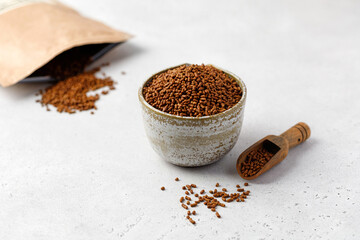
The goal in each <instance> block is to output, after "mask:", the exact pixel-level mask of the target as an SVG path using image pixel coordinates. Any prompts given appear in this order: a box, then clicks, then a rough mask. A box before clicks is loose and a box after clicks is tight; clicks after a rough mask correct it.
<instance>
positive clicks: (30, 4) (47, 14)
mask: <svg viewBox="0 0 360 240" xmlns="http://www.w3.org/2000/svg"><path fill="white" fill-rule="evenodd" d="M0 29H1V32H2V33H1V34H0V69H1V71H0V85H1V86H3V87H7V86H10V85H13V84H15V83H17V82H19V81H21V80H22V79H24V78H27V77H29V76H30V75H32V76H34V74H35V76H36V77H41V76H42V77H44V76H48V75H45V74H46V73H48V72H46V71H45V72H43V71H36V70H38V69H39V68H41V67H43V66H44V65H45V64H47V63H48V62H50V61H51V60H52V59H54V58H55V57H56V56H58V55H59V54H61V53H63V52H65V51H67V50H69V49H73V48H75V47H80V46H84V45H91V46H92V49H93V50H94V51H93V52H91V53H92V55H91V57H93V58H92V59H91V57H90V61H93V60H95V59H96V57H94V56H97V57H98V56H99V54H100V55H101V54H103V53H104V52H106V51H108V50H110V49H111V47H112V46H113V45H114V44H118V43H120V42H124V41H126V40H128V39H129V38H130V37H131V36H130V35H129V34H127V33H124V32H120V31H118V30H115V29H112V28H110V27H108V26H106V25H104V24H102V23H100V22H98V21H95V20H92V19H89V18H86V17H83V16H81V15H80V14H79V13H78V12H76V11H75V10H73V9H71V8H69V7H67V6H65V5H63V4H61V3H59V2H57V1H54V0H16V1H14V0H1V1H0ZM96 46H97V47H96ZM87 58H89V56H87ZM68 60H69V61H71V59H68ZM77 62H79V61H77ZM70 65H71V64H70ZM85 65H86V64H85ZM55 67H56V66H55ZM80 67H82V68H83V66H80ZM53 69H54V68H53ZM35 72H36V73H35ZM58 72H59V71H58ZM60 72H61V71H60ZM64 72H65V71H64V70H62V72H61V73H64ZM80 72H81V71H80ZM77 73H78V72H77ZM74 74H75V73H74V72H72V73H71V74H70V75H67V76H65V77H68V76H71V75H74ZM62 77H64V76H62ZM52 78H59V76H57V74H56V73H55V75H54V74H53V75H52ZM37 79H40V78H37Z"/></svg>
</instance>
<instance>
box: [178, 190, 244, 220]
mask: <svg viewBox="0 0 360 240" xmlns="http://www.w3.org/2000/svg"><path fill="white" fill-rule="evenodd" d="M217 185H218V186H220V184H217ZM244 185H245V186H248V183H246V184H244ZM184 187H185V186H184ZM193 187H196V185H195V184H191V185H186V187H185V189H188V190H192V188H193ZM236 187H240V185H237V186H236ZM239 190H241V191H242V193H241V194H240V193H239ZM237 191H238V192H234V193H230V192H228V190H227V189H226V188H222V190H217V189H214V190H209V193H210V194H211V195H202V196H201V195H199V194H197V193H195V195H194V197H193V198H194V199H193V200H192V199H191V198H190V197H189V196H185V197H181V198H180V203H181V206H182V207H183V208H185V209H186V210H188V214H187V216H186V218H187V219H189V220H190V219H191V218H190V217H189V216H190V215H191V214H192V215H195V214H196V211H195V210H194V211H192V212H191V210H190V209H191V208H194V207H197V206H198V204H200V203H203V204H201V205H204V206H205V207H206V208H208V209H209V210H211V211H212V212H214V213H215V215H216V217H218V218H221V216H220V214H219V212H218V211H217V208H218V207H225V203H226V204H230V203H231V202H235V203H238V204H239V203H242V202H245V200H244V199H245V198H247V196H249V194H250V191H249V190H247V191H245V190H244V189H243V188H242V189H239V188H238V189H237ZM186 192H188V191H186ZM186 192H185V193H186ZM204 192H205V190H204V189H202V190H201V191H200V193H202V194H203V193H204ZM196 198H197V200H196ZM184 199H186V200H188V201H187V202H186V204H187V205H186V204H183V203H182V202H183V200H184ZM221 200H222V201H223V203H222V202H221ZM190 201H193V203H191V202H190ZM189 213H190V214H189ZM191 220H192V219H191Z"/></svg>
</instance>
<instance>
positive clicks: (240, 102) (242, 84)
mask: <svg viewBox="0 0 360 240" xmlns="http://www.w3.org/2000/svg"><path fill="white" fill-rule="evenodd" d="M183 65H191V64H190V63H183V64H179V65H176V66H173V67H169V68H166V69H164V70H161V71H159V72H157V73H155V74H152V75H151V76H150V77H149V78H147V79H146V80H145V81H144V82H143V84H142V85H141V86H140V88H139V90H138V97H139V101H140V102H141V103H142V104H143V105H144V106H145V107H147V108H149V109H150V110H151V111H154V112H156V113H157V114H160V115H163V116H166V117H170V118H175V119H182V120H206V119H212V118H217V117H219V116H221V115H224V114H227V113H228V112H229V111H231V110H233V109H234V108H236V107H238V106H239V105H240V106H242V105H244V104H245V100H246V95H247V89H246V85H245V83H244V81H243V80H242V79H241V78H240V77H238V76H237V75H235V74H234V73H232V72H230V71H228V70H225V69H222V68H220V67H217V66H215V65H213V64H206V65H208V66H212V67H214V68H216V69H218V70H220V71H223V72H225V73H226V74H228V75H230V76H231V77H232V78H234V79H235V81H237V83H238V84H239V86H240V87H241V89H242V91H243V94H242V96H241V99H240V101H239V102H237V103H236V104H235V105H234V106H232V107H231V108H229V109H227V110H226V111H224V112H221V113H217V114H214V115H210V116H202V117H189V116H178V115H174V114H170V113H167V112H163V111H161V110H159V109H157V108H155V107H153V106H151V105H150V104H149V103H148V102H147V101H146V100H145V98H144V96H143V89H144V86H145V85H146V84H147V83H148V82H149V81H150V80H151V79H152V78H153V77H154V76H155V75H157V74H159V73H162V72H165V71H167V70H170V69H174V68H177V67H180V66H183Z"/></svg>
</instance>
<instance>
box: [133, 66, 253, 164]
mask: <svg viewBox="0 0 360 240" xmlns="http://www.w3.org/2000/svg"><path fill="white" fill-rule="evenodd" d="M182 65H184V64H182ZM179 66H180V65H179ZM176 67H178V66H175V67H171V68H168V69H165V70H163V71H160V72H158V73H156V74H154V75H152V76H151V77H150V78H148V79H147V80H146V81H145V82H144V84H143V85H142V86H141V87H140V89H139V93H138V96H139V100H140V103H141V106H142V115H143V120H144V125H145V131H146V135H147V137H148V138H149V141H150V144H151V146H152V148H153V149H154V150H155V152H157V153H158V154H159V155H160V157H161V158H162V159H164V160H166V161H168V162H170V163H173V164H175V165H178V166H184V167H196V166H203V165H207V164H210V163H213V162H216V161H218V160H219V159H221V158H222V157H223V156H224V155H225V154H226V153H227V152H229V151H230V150H231V149H232V148H233V147H234V145H235V143H236V142H237V140H238V138H239V135H240V130H241V126H242V122H243V119H244V108H245V101H246V95H247V91H246V86H245V84H244V82H243V81H242V80H241V79H240V78H239V77H237V76H235V75H234V74H232V73H230V72H228V71H225V70H223V69H221V68H218V67H216V68H217V69H219V70H221V71H223V72H225V73H226V74H228V75H229V76H231V77H232V78H234V79H235V80H236V81H237V82H238V83H239V85H240V87H241V88H242V91H243V96H242V98H241V99H240V101H239V102H238V103H237V104H236V105H234V106H233V107H232V108H230V109H228V110H226V111H224V112H222V113H218V114H215V115H211V116H205V117H182V116H176V115H172V114H169V113H165V112H162V111H160V110H158V109H156V108H154V107H152V106H151V105H150V104H148V103H147V102H146V101H145V99H144V97H143V87H144V86H146V84H147V83H148V82H149V81H150V80H151V79H152V78H153V77H154V76H155V75H157V74H159V73H162V72H165V71H167V70H169V69H172V68H176ZM214 67H215V66H214Z"/></svg>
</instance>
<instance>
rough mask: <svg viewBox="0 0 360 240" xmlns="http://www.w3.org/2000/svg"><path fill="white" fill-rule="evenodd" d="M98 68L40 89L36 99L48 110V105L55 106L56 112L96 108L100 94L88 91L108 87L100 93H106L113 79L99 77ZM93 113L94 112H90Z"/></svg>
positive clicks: (111, 86)
mask: <svg viewBox="0 0 360 240" xmlns="http://www.w3.org/2000/svg"><path fill="white" fill-rule="evenodd" d="M99 70H100V68H95V69H93V70H91V71H87V72H82V73H79V74H77V75H75V76H70V77H67V78H65V79H64V80H62V81H59V82H57V83H55V84H54V85H52V86H50V87H48V88H46V89H45V91H42V90H40V92H39V94H40V95H41V99H39V100H36V101H37V102H40V103H41V105H42V106H46V109H47V110H48V111H50V108H49V107H48V105H53V106H54V107H56V109H57V111H58V112H60V113H61V112H67V113H71V114H72V113H76V111H84V110H91V109H95V110H96V109H97V108H96V106H95V102H96V101H97V100H99V99H100V94H98V93H96V94H92V95H91V93H90V92H92V91H95V90H98V89H100V88H104V87H108V90H103V91H102V92H101V94H103V95H106V94H108V91H109V90H114V89H115V87H114V83H115V82H114V81H113V80H112V79H111V78H110V77H104V78H100V77H97V76H96V75H95V74H96V73H97V72H98V71H99ZM91 114H94V112H91Z"/></svg>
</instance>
